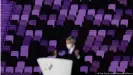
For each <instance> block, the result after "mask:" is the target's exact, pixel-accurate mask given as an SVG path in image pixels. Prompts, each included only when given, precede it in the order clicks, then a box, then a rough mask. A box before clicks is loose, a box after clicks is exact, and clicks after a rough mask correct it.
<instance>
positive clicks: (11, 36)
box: [6, 35, 14, 43]
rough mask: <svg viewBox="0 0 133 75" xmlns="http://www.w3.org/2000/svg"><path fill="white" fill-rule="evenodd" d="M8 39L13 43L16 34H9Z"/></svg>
mask: <svg viewBox="0 0 133 75" xmlns="http://www.w3.org/2000/svg"><path fill="white" fill-rule="evenodd" d="M6 41H11V42H12V43H13V41H14V36H13V35H7V36H6Z"/></svg>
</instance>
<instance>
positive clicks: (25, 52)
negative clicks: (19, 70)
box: [20, 46, 29, 58]
mask: <svg viewBox="0 0 133 75" xmlns="http://www.w3.org/2000/svg"><path fill="white" fill-rule="evenodd" d="M28 50H29V46H21V51H20V56H25V57H27V58H28Z"/></svg>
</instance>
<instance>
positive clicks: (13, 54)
mask: <svg viewBox="0 0 133 75" xmlns="http://www.w3.org/2000/svg"><path fill="white" fill-rule="evenodd" d="M11 56H15V57H17V58H18V57H19V52H18V51H11Z"/></svg>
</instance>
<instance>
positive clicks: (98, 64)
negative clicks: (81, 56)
mask: <svg viewBox="0 0 133 75" xmlns="http://www.w3.org/2000/svg"><path fill="white" fill-rule="evenodd" d="M92 67H95V68H99V67H100V62H99V61H93V62H92Z"/></svg>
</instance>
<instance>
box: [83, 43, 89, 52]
mask: <svg viewBox="0 0 133 75" xmlns="http://www.w3.org/2000/svg"><path fill="white" fill-rule="evenodd" d="M83 51H84V52H85V53H88V52H89V51H90V47H88V46H86V45H84V47H83Z"/></svg>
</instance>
